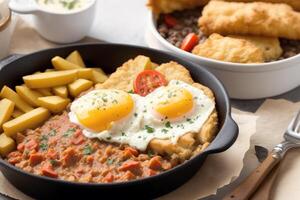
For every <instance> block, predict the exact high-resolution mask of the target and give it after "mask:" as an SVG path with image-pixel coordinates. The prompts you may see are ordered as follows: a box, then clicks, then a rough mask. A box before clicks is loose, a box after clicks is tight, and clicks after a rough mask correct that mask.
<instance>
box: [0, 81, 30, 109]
mask: <svg viewBox="0 0 300 200" xmlns="http://www.w3.org/2000/svg"><path fill="white" fill-rule="evenodd" d="M0 97H2V98H7V99H9V100H11V101H12V102H14V103H15V106H16V107H17V108H19V109H20V110H21V111H23V112H29V111H31V110H33V108H32V107H31V106H30V105H29V104H28V103H26V102H25V101H24V100H23V99H22V98H21V97H20V96H19V95H18V94H17V93H16V92H15V91H13V90H12V89H10V88H9V87H7V86H4V87H3V88H2V90H1V93H0Z"/></svg>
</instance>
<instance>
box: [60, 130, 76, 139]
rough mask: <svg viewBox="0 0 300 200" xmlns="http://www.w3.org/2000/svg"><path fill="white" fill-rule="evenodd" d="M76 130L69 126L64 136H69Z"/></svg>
mask: <svg viewBox="0 0 300 200" xmlns="http://www.w3.org/2000/svg"><path fill="white" fill-rule="evenodd" d="M75 131H76V129H75V128H69V129H68V130H67V131H66V132H64V134H63V136H64V137H69V136H71V135H72V134H73V133H74V132H75Z"/></svg>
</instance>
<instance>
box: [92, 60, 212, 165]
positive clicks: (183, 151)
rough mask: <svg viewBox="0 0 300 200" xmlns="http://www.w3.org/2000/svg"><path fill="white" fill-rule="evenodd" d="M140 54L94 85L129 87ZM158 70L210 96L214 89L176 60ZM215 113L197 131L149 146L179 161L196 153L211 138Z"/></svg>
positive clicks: (123, 88) (134, 75) (136, 72)
mask: <svg viewBox="0 0 300 200" xmlns="http://www.w3.org/2000/svg"><path fill="white" fill-rule="evenodd" d="M140 57H141V56H138V57H136V58H135V59H133V60H132V59H131V60H129V61H127V62H126V63H124V64H123V65H122V66H121V67H119V68H118V69H117V70H116V72H114V73H113V74H111V76H110V77H109V78H108V79H107V80H106V81H105V82H104V83H103V84H98V85H97V86H96V88H98V89H100V88H106V89H108V88H115V89H120V90H124V91H129V90H131V89H132V83H133V81H134V79H135V77H136V76H137V74H138V73H140V72H141V69H137V67H136V65H135V63H136V62H137V60H138V59H139V58H140ZM156 70H157V71H159V72H160V73H162V74H163V75H165V77H166V79H167V80H168V81H170V80H181V81H184V82H186V83H188V84H191V85H193V86H194V87H197V88H199V89H201V90H203V92H204V93H205V94H206V95H207V96H208V97H209V98H211V99H212V100H214V94H213V92H212V91H211V90H210V89H209V88H208V87H205V86H203V85H201V84H199V83H194V81H193V79H192V77H191V75H190V73H189V71H188V70H187V69H186V68H184V67H183V66H182V65H180V64H178V63H176V62H169V63H165V64H162V65H160V66H158V67H157V68H156ZM217 127H218V117H217V112H216V111H213V113H212V114H211V115H210V117H209V118H208V120H207V121H206V122H205V123H204V125H203V127H202V129H201V131H199V133H186V134H185V135H183V136H181V137H180V138H179V139H178V142H177V144H172V143H171V141H170V140H162V139H153V140H152V141H151V142H150V144H149V146H148V148H150V149H151V150H152V151H154V152H156V153H159V154H161V155H168V156H171V157H172V158H173V159H176V160H178V161H181V162H182V161H184V160H186V159H189V158H190V157H191V156H193V155H195V153H196V152H197V153H199V152H201V151H203V150H204V148H205V147H206V146H207V145H208V144H209V143H210V142H211V141H212V140H213V138H214V136H215V135H216V133H217Z"/></svg>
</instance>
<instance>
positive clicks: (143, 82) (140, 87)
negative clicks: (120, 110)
mask: <svg viewBox="0 0 300 200" xmlns="http://www.w3.org/2000/svg"><path fill="white" fill-rule="evenodd" d="M167 84H168V82H167V81H166V79H165V76H164V75H163V74H161V73H159V72H158V71H156V70H144V71H142V72H141V73H139V74H138V75H137V77H136V79H135V81H134V85H133V88H134V92H135V93H136V94H139V95H141V96H146V95H147V94H149V93H151V92H152V91H154V90H155V89H156V88H158V87H160V86H164V85H167Z"/></svg>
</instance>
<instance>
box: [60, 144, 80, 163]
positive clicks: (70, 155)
mask: <svg viewBox="0 0 300 200" xmlns="http://www.w3.org/2000/svg"><path fill="white" fill-rule="evenodd" d="M78 160H79V155H78V153H77V151H76V150H75V149H74V148H72V147H69V148H67V149H66V150H65V151H64V152H63V157H62V164H63V166H64V167H68V166H72V165H74V164H75V163H77V161H78Z"/></svg>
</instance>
